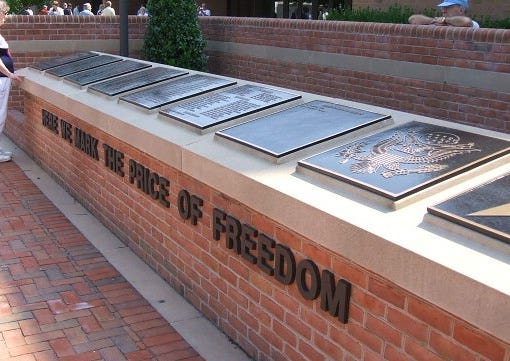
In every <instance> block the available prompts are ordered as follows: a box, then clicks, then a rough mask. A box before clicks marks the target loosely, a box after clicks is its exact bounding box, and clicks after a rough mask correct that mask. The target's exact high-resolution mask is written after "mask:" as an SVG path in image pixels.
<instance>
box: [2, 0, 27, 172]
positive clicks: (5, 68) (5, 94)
mask: <svg viewBox="0 0 510 361" xmlns="http://www.w3.org/2000/svg"><path fill="white" fill-rule="evenodd" d="M8 12H9V5H7V3H6V2H5V1H4V0H0V26H2V25H3V23H4V21H5V17H6V16H7V14H8ZM0 60H1V61H0V135H2V132H3V130H4V126H5V121H6V120H7V105H8V103H9V93H10V91H11V82H12V80H15V81H17V82H21V81H22V80H23V79H22V78H21V77H19V76H18V75H16V74H15V73H14V62H13V60H12V58H11V54H10V53H9V44H7V41H5V39H4V37H3V36H2V35H1V34H0ZM11 159H12V153H11V152H5V151H3V150H1V149H0V163H3V162H8V161H10V160H11Z"/></svg>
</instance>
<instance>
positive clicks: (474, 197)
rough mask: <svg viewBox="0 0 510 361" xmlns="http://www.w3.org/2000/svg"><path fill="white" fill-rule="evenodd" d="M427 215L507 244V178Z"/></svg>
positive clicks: (509, 236)
mask: <svg viewBox="0 0 510 361" xmlns="http://www.w3.org/2000/svg"><path fill="white" fill-rule="evenodd" d="M428 211H429V213H431V214H433V215H436V216H438V217H441V218H444V219H446V220H448V221H450V222H453V223H456V224H459V225H461V226H464V227H467V228H469V229H473V230H475V231H477V232H480V233H483V234H485V235H488V236H490V237H493V238H496V239H499V240H501V241H504V242H507V243H510V174H506V175H503V176H501V177H499V178H497V179H494V180H492V181H490V182H488V183H486V184H483V185H481V186H479V187H477V188H473V189H471V190H469V191H467V192H465V193H462V194H460V195H458V196H456V197H453V198H451V199H448V200H446V201H444V202H442V203H440V204H438V205H436V206H433V207H429V208H428Z"/></svg>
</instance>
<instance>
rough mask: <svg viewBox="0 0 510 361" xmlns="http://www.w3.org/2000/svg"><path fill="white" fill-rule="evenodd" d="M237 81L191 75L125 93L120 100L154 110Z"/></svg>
mask: <svg viewBox="0 0 510 361" xmlns="http://www.w3.org/2000/svg"><path fill="white" fill-rule="evenodd" d="M234 84H235V81H232V80H227V79H223V78H216V77H213V76H207V75H191V76H188V77H185V78H181V79H177V80H174V81H171V82H169V83H165V84H162V85H156V86H153V87H151V88H148V89H144V90H139V91H137V92H134V93H131V94H127V95H124V96H122V97H120V100H123V101H126V102H128V103H132V104H135V105H138V106H140V107H143V108H145V109H148V110H152V109H155V108H158V107H161V106H163V105H167V104H170V103H173V102H176V101H178V100H183V99H186V98H189V97H192V96H195V95H199V94H203V93H206V92H208V91H212V90H216V89H220V88H224V87H226V86H229V85H234Z"/></svg>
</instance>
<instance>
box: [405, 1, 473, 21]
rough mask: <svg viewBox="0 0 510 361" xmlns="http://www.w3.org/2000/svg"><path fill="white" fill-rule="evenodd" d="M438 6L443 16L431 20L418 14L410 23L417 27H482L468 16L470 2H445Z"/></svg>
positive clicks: (411, 18) (410, 19) (413, 16)
mask: <svg viewBox="0 0 510 361" xmlns="http://www.w3.org/2000/svg"><path fill="white" fill-rule="evenodd" d="M437 6H438V7H439V8H440V9H441V12H442V15H443V16H440V17H435V18H431V17H428V16H425V15H421V14H416V15H412V16H411V17H410V18H409V23H410V24H415V25H436V26H460V27H471V28H479V27H480V25H479V24H478V23H477V22H476V21H474V20H473V19H471V18H470V17H468V16H467V15H466V14H467V9H468V8H469V2H468V0H445V1H443V2H442V3H441V4H438V5H437Z"/></svg>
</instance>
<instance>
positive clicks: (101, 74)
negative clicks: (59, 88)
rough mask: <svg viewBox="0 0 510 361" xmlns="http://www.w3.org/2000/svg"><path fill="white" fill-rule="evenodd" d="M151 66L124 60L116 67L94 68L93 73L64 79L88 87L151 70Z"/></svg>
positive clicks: (84, 73)
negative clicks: (92, 84) (138, 71)
mask: <svg viewBox="0 0 510 361" xmlns="http://www.w3.org/2000/svg"><path fill="white" fill-rule="evenodd" d="M150 66H151V65H150V64H146V63H141V62H139V61H132V60H123V61H120V62H117V63H115V64H114V65H111V64H107V65H102V66H98V67H97V68H94V69H93V70H92V71H82V72H79V73H74V74H71V75H68V76H66V77H64V79H65V80H69V81H71V82H73V83H76V84H78V85H87V84H90V83H95V82H98V81H101V80H106V79H110V78H113V77H115V76H119V75H122V74H126V73H131V72H133V71H136V70H140V69H146V68H149V67H150Z"/></svg>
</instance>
